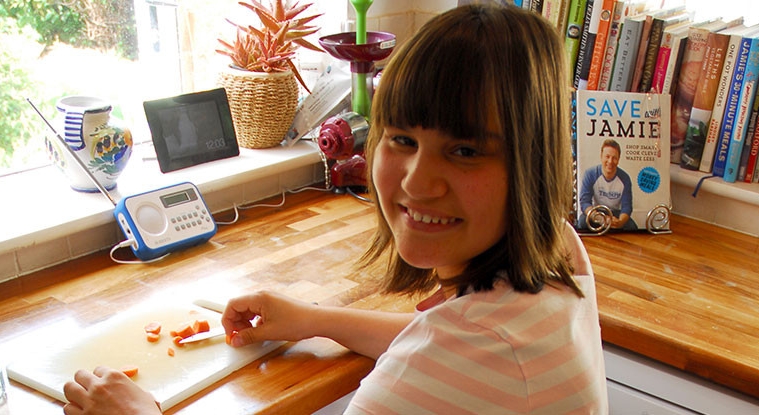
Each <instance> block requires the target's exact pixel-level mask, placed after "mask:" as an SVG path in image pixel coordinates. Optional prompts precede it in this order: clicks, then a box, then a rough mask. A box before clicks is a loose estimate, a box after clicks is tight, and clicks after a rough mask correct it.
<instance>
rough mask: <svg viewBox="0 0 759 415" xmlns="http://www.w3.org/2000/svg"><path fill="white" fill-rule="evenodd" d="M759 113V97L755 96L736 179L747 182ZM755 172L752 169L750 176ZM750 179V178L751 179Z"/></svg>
mask: <svg viewBox="0 0 759 415" xmlns="http://www.w3.org/2000/svg"><path fill="white" fill-rule="evenodd" d="M757 115H759V99H756V97H754V105H753V106H752V107H751V116H750V117H749V122H748V127H747V128H746V137H745V138H744V139H743V151H741V162H740V164H739V165H738V176H737V177H736V179H735V180H736V181H741V182H745V181H746V177H747V173H748V160H749V158H750V157H751V146H752V145H753V137H754V133H755V132H756V117H757ZM753 174H754V172H753V170H752V171H751V173H750V174H748V177H751V176H753ZM749 181H750V180H749Z"/></svg>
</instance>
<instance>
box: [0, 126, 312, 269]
mask: <svg viewBox="0 0 759 415" xmlns="http://www.w3.org/2000/svg"><path fill="white" fill-rule="evenodd" d="M323 180H324V167H323V165H322V162H321V158H320V156H319V151H318V149H317V147H316V146H315V145H314V144H313V143H311V142H306V141H303V142H299V143H297V144H296V145H294V146H292V147H284V146H282V147H275V148H272V149H262V150H252V149H244V148H243V149H240V156H239V157H234V158H229V159H224V160H218V161H214V162H210V163H205V164H201V165H198V166H194V167H191V168H187V169H182V170H177V171H174V172H170V173H165V174H164V173H161V172H160V170H159V168H158V162H157V161H156V160H155V152H154V151H153V148H152V146H150V145H148V144H142V145H137V146H135V149H134V152H133V154H132V158H131V159H130V161H129V164H128V165H127V168H126V169H125V170H124V172H123V173H122V175H121V176H120V177H119V179H118V185H117V187H116V189H114V190H113V191H112V192H111V194H112V196H113V197H114V199H116V200H119V199H120V198H122V197H123V196H125V195H134V194H138V193H142V192H146V191H149V190H154V189H158V188H161V187H164V186H170V185H173V184H176V183H180V182H184V181H189V182H191V183H194V184H195V185H196V186H198V188H199V189H200V191H201V193H202V194H203V198H204V199H205V201H206V203H207V204H208V206H209V208H210V209H211V212H219V211H222V210H227V209H230V208H232V206H234V204H243V203H249V202H252V201H256V200H261V199H264V198H266V197H269V196H273V195H276V194H278V193H280V192H281V191H282V190H283V189H294V188H298V187H302V186H307V185H310V184H313V183H316V182H321V181H323ZM0 194H2V195H3V203H2V204H0V218H2V219H0V282H3V281H7V280H11V279H13V278H17V277H19V276H22V275H25V274H28V273H31V272H34V271H37V270H40V269H43V268H46V267H49V266H52V265H55V264H58V263H61V262H65V261H68V260H71V259H73V258H77V257H80V256H83V255H87V254H89V253H92V252H96V251H100V250H102V249H104V248H109V247H111V246H113V245H115V244H116V243H118V242H119V241H121V240H122V239H123V236H122V235H121V231H120V229H119V228H118V226H117V224H116V221H115V220H114V218H113V205H112V204H111V202H110V201H108V199H106V198H105V197H104V196H103V195H101V194H100V193H81V192H77V191H74V190H72V189H71V188H70V187H69V185H68V183H67V181H66V178H65V176H64V175H63V174H62V173H61V172H60V171H58V170H57V168H55V167H54V166H47V167H43V168H40V169H36V170H32V171H28V172H24V173H19V174H15V175H10V176H6V177H3V178H0Z"/></svg>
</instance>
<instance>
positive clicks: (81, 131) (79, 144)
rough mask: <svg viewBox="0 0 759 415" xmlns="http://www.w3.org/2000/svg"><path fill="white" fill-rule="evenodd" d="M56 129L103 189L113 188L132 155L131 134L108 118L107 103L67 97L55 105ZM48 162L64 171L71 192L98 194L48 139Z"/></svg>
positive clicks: (65, 153) (58, 145) (67, 155)
mask: <svg viewBox="0 0 759 415" xmlns="http://www.w3.org/2000/svg"><path fill="white" fill-rule="evenodd" d="M56 109H57V110H58V116H57V117H56V119H55V121H54V126H55V129H56V130H57V131H58V133H59V134H60V135H61V137H63V138H64V140H65V141H66V143H68V145H69V147H70V148H71V149H72V150H74V152H75V153H76V155H77V156H78V157H79V159H80V160H82V162H84V164H85V165H86V166H87V168H88V169H89V171H90V172H91V173H92V174H93V175H94V176H95V177H96V178H97V179H98V181H99V182H100V184H102V185H103V186H104V187H105V188H106V189H108V190H111V189H113V188H114V187H116V179H117V178H118V177H119V175H120V174H121V172H122V171H124V168H125V167H126V164H127V161H129V157H130V156H131V155H132V147H133V144H132V133H131V132H130V131H129V129H128V128H126V127H124V126H122V125H121V123H120V122H119V121H118V120H116V119H114V118H113V117H111V109H112V106H111V104H110V103H108V102H106V101H104V100H102V99H100V98H95V97H88V96H78V95H75V96H67V97H64V98H61V99H60V100H59V101H58V103H57V104H56ZM45 144H46V147H47V150H48V155H49V156H50V158H51V160H52V161H53V162H54V163H55V164H56V165H57V166H58V167H60V168H61V170H63V172H64V173H65V174H66V176H67V177H68V179H69V183H70V185H71V187H72V188H73V189H74V190H79V191H82V192H97V191H98V188H97V186H96V185H95V184H94V183H93V182H92V180H91V179H90V177H89V176H87V174H86V173H85V172H84V171H82V168H81V167H80V166H79V165H78V163H76V161H75V160H73V159H71V154H70V153H69V152H68V151H66V150H65V149H64V148H61V146H62V145H63V144H62V143H61V142H60V141H59V140H58V139H57V138H55V137H48V138H47V139H46V143H45Z"/></svg>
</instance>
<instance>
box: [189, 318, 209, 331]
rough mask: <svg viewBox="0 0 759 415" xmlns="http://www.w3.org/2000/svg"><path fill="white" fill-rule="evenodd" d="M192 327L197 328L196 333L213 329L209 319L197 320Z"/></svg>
mask: <svg viewBox="0 0 759 415" xmlns="http://www.w3.org/2000/svg"><path fill="white" fill-rule="evenodd" d="M192 329H193V330H195V333H203V332H206V331H209V330H211V325H210V324H208V320H195V323H193V325H192Z"/></svg>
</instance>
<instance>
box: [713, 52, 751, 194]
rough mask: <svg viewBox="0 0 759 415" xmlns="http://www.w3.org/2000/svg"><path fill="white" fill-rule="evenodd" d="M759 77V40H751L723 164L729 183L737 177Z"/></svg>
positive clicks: (725, 178) (724, 177) (724, 176)
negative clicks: (733, 126) (733, 125)
mask: <svg viewBox="0 0 759 415" xmlns="http://www.w3.org/2000/svg"><path fill="white" fill-rule="evenodd" d="M758 76H759V38H756V39H752V41H751V49H750V50H749V56H748V61H747V62H746V69H745V72H744V77H743V85H742V86H741V93H740V97H739V99H738V109H737V112H736V114H735V121H734V123H735V128H733V131H732V134H731V135H730V146H729V147H728V151H727V161H726V162H725V174H724V175H723V176H722V178H723V179H724V180H725V181H726V182H729V183H734V182H735V180H736V179H737V177H738V167H739V164H740V161H741V152H742V151H743V140H745V138H746V128H747V124H748V117H749V115H750V113H751V108H753V106H754V96H755V95H756V81H757V78H758Z"/></svg>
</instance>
